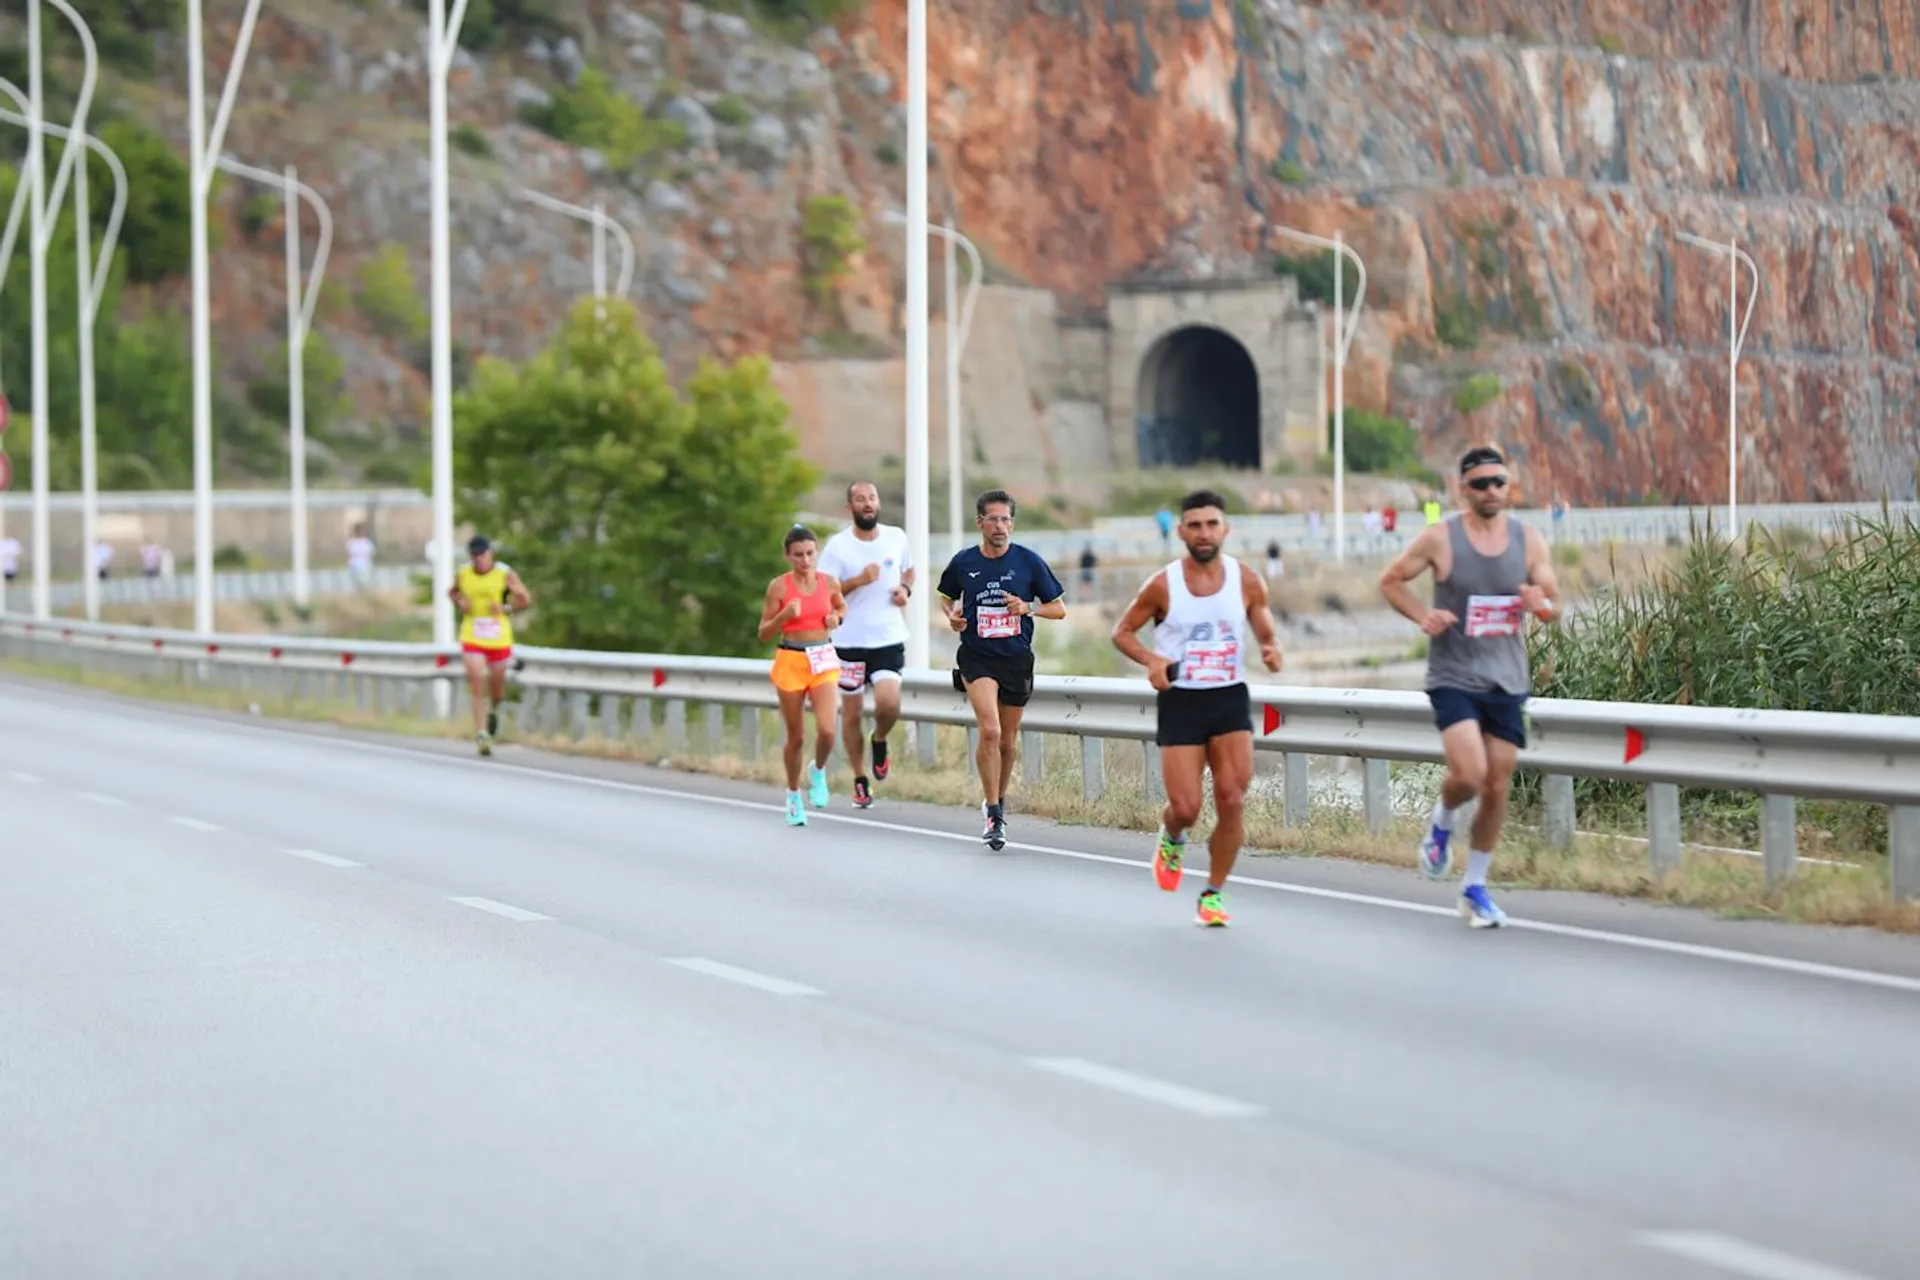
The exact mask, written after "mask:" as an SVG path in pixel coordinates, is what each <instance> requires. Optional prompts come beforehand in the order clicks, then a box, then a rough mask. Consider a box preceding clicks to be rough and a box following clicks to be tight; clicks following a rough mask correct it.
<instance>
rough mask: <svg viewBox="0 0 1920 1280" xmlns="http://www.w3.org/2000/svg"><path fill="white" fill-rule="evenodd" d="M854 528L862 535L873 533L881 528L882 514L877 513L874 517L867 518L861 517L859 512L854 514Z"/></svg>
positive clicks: (865, 516)
mask: <svg viewBox="0 0 1920 1280" xmlns="http://www.w3.org/2000/svg"><path fill="white" fill-rule="evenodd" d="M853 527H854V528H856V529H858V530H859V531H860V532H862V533H872V532H873V531H874V530H875V529H877V528H879V527H880V513H879V512H878V511H876V512H874V513H873V514H872V515H870V516H867V515H861V514H860V513H859V512H858V511H856V512H854V513H853Z"/></svg>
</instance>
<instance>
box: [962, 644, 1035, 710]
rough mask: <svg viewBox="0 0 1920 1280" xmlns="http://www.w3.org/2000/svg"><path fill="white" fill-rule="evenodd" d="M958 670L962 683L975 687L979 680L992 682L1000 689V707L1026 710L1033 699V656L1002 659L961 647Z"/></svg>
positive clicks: (1029, 653)
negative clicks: (1023, 708)
mask: <svg viewBox="0 0 1920 1280" xmlns="http://www.w3.org/2000/svg"><path fill="white" fill-rule="evenodd" d="M954 665H955V667H956V668H957V669H958V670H957V674H958V675H959V677H960V680H961V683H963V684H972V683H973V682H974V681H975V680H991V681H993V682H994V683H995V684H997V685H999V686H1000V705H1001V706H1003V707H1024V706H1026V705H1027V701H1028V700H1029V699H1030V698H1032V697H1033V653H1032V651H1031V650H1029V651H1028V652H1026V653H1020V654H1014V655H1012V656H1011V657H1001V656H999V655H997V654H989V653H976V652H974V651H973V650H972V649H969V648H967V647H966V646H965V645H961V646H960V652H959V656H958V657H957V659H956V660H955V663H954Z"/></svg>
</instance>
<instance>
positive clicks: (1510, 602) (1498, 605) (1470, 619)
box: [1466, 596, 1521, 640]
mask: <svg viewBox="0 0 1920 1280" xmlns="http://www.w3.org/2000/svg"><path fill="white" fill-rule="evenodd" d="M1520 614H1521V609H1520V597H1519V596H1468V597H1467V619H1466V632H1467V635H1468V636H1469V637H1470V638H1472V639H1475V640H1479V639H1481V638H1483V637H1487V636H1517V635H1519V634H1520Z"/></svg>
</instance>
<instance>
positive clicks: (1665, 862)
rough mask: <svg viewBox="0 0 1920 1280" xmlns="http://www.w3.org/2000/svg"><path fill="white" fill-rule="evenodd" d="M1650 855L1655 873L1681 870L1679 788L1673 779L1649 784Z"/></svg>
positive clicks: (1667, 874) (1648, 835)
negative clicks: (1672, 781)
mask: <svg viewBox="0 0 1920 1280" xmlns="http://www.w3.org/2000/svg"><path fill="white" fill-rule="evenodd" d="M1647 856H1648V857H1649V858H1651V859H1652V860H1653V874H1654V875H1655V876H1669V875H1673V874H1674V873H1675V872H1677V871H1679V870H1680V788H1679V787H1676V786H1675V785H1674V784H1673V783H1671V782H1653V783H1649V784H1648V785H1647Z"/></svg>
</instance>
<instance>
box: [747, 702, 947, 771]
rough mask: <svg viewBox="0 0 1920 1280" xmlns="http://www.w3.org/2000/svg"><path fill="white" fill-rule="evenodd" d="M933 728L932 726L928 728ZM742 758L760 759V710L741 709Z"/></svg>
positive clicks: (756, 708)
mask: <svg viewBox="0 0 1920 1280" xmlns="http://www.w3.org/2000/svg"><path fill="white" fill-rule="evenodd" d="M928 727H931V726H928ZM740 758H741V759H742V760H758V759H759V758H760V708H758V707H742V708H740Z"/></svg>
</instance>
